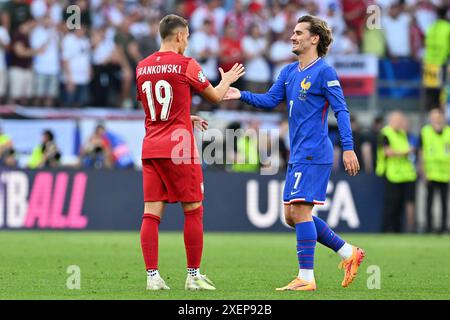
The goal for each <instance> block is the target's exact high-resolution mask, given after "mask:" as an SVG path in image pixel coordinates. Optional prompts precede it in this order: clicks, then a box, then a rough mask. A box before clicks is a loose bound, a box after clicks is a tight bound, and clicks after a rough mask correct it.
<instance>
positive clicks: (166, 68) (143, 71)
mask: <svg viewBox="0 0 450 320" xmlns="http://www.w3.org/2000/svg"><path fill="white" fill-rule="evenodd" d="M158 73H179V74H181V66H180V65H177V64H162V65H158V66H144V67H141V68H138V74H137V75H138V77H139V76H140V75H147V74H158Z"/></svg>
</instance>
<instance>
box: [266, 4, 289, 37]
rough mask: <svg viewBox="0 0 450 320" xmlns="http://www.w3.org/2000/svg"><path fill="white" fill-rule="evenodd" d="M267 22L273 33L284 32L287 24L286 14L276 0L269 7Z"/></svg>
mask: <svg viewBox="0 0 450 320" xmlns="http://www.w3.org/2000/svg"><path fill="white" fill-rule="evenodd" d="M270 16H271V17H272V18H271V19H270V22H269V26H270V30H271V31H272V32H273V33H275V34H280V33H285V30H286V28H287V24H288V22H289V21H288V16H287V14H286V12H285V10H283V7H282V6H281V5H280V3H279V2H278V1H275V2H274V3H273V4H272V7H271V8H270Z"/></svg>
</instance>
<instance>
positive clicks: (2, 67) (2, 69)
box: [0, 25, 11, 104]
mask: <svg viewBox="0 0 450 320" xmlns="http://www.w3.org/2000/svg"><path fill="white" fill-rule="evenodd" d="M10 42H11V39H10V38H9V33H8V30H7V29H6V28H5V27H3V26H1V25H0V104H3V103H5V102H6V89H7V78H8V75H7V72H8V71H7V68H6V52H7V51H8V48H9V44H10Z"/></svg>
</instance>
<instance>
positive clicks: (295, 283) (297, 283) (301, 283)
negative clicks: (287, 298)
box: [276, 278, 317, 291]
mask: <svg viewBox="0 0 450 320" xmlns="http://www.w3.org/2000/svg"><path fill="white" fill-rule="evenodd" d="M316 288H317V287H316V280H315V279H313V280H312V281H305V280H303V279H300V278H295V279H294V280H292V281H291V282H290V283H289V284H288V285H287V286H284V287H282V288H276V291H314V290H316Z"/></svg>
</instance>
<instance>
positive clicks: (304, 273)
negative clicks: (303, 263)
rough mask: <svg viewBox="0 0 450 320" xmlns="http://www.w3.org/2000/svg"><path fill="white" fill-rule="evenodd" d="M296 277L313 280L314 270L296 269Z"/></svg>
mask: <svg viewBox="0 0 450 320" xmlns="http://www.w3.org/2000/svg"><path fill="white" fill-rule="evenodd" d="M298 277H299V278H300V279H302V280H305V281H308V282H311V281H313V280H314V270H313V269H300V270H298Z"/></svg>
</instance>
